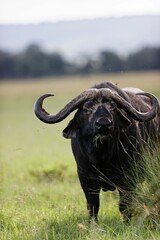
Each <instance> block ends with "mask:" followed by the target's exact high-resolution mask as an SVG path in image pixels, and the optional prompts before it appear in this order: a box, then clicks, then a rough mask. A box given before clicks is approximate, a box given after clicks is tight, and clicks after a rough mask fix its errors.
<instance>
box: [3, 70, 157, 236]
mask: <svg viewBox="0 0 160 240" xmlns="http://www.w3.org/2000/svg"><path fill="white" fill-rule="evenodd" d="M104 80H109V81H113V82H115V83H118V84H119V86H120V87H124V86H125V87H126V86H134V87H140V88H142V89H144V90H145V91H149V92H152V93H153V94H155V95H156V96H157V97H159V98H160V72H148V73H130V74H127V73H122V74H110V75H99V76H90V77H66V78H53V79H52V78H49V79H36V80H35V81H28V82H25V81H23V82H22V81H14V82H11V81H7V82H1V83H0V112H1V117H0V132H1V138H0V239H6V240H8V239H15V240H18V239H19V240H31V239H34V240H35V239H37V240H38V239H46V240H47V239H50V240H51V239H55V240H77V239H81V240H82V239H86V240H99V239H107V240H110V239H118V240H120V239H123V240H124V239H125V240H131V239H133V240H134V239H138V240H140V239H145V240H146V239H148V240H151V239H155V240H157V239H160V235H159V229H158V228H151V227H150V226H149V225H148V224H136V223H131V224H130V225H128V226H127V225H124V224H123V223H122V221H121V219H120V215H119V211H118V196H117V192H113V193H112V192H108V193H102V194H101V207H100V212H99V223H98V224H96V223H92V224H89V223H88V216H87V211H86V202H85V197H84V195H83V192H82V190H81V187H80V184H79V181H78V177H77V174H76V164H75V161H74V158H73V156H72V153H71V149H70V141H68V140H66V139H64V138H63V137H62V130H63V129H64V127H65V126H66V124H67V123H68V121H69V119H70V118H71V116H70V117H68V118H67V119H65V120H64V121H63V122H61V123H58V124H56V125H47V124H44V123H42V122H40V121H39V120H38V119H37V118H36V117H35V115H34V112H33V106H34V102H35V100H36V99H37V98H38V97H39V96H40V95H41V94H43V93H50V92H51V93H52V92H53V93H54V94H55V97H54V98H52V99H51V98H50V99H47V100H46V102H45V107H46V108H47V109H48V111H49V112H52V113H54V112H56V111H58V110H59V109H60V108H61V107H63V106H64V104H66V103H67V102H68V101H69V100H71V99H72V97H74V96H76V95H78V94H79V93H80V92H81V91H83V90H84V89H86V88H88V87H89V86H91V85H93V84H94V83H96V82H100V81H104Z"/></svg>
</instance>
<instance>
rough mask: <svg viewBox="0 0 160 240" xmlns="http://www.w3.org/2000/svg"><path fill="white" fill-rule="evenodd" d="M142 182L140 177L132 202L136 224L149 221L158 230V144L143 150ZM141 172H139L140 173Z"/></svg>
mask: <svg viewBox="0 0 160 240" xmlns="http://www.w3.org/2000/svg"><path fill="white" fill-rule="evenodd" d="M142 167H143V171H144V172H143V173H142V175H143V181H142V180H140V179H142V178H141V176H137V177H138V178H139V184H138V185H137V188H136V195H135V199H134V202H133V209H134V218H135V220H136V222H138V223H143V222H144V221H147V220H148V221H150V222H152V223H154V224H155V225H157V227H159V230H160V144H157V146H156V147H154V150H153V149H150V148H147V149H145V151H144V153H143V156H142ZM140 172H141V171H140Z"/></svg>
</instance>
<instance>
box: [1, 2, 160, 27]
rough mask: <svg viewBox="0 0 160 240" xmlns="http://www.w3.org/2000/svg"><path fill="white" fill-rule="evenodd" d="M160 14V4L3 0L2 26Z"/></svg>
mask: <svg viewBox="0 0 160 240" xmlns="http://www.w3.org/2000/svg"><path fill="white" fill-rule="evenodd" d="M142 14H160V0H0V23H1V24H2V23H40V22H46V21H59V20H74V19H84V18H95V17H110V16H124V15H127V16H128V15H142Z"/></svg>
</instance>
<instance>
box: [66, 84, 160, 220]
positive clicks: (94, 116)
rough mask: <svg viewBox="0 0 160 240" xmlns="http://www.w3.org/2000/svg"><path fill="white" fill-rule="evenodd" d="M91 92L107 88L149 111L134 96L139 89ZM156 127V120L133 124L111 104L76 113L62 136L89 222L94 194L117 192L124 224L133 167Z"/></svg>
mask: <svg viewBox="0 0 160 240" xmlns="http://www.w3.org/2000/svg"><path fill="white" fill-rule="evenodd" d="M93 88H98V89H99V88H109V89H111V90H112V91H115V92H117V93H118V94H119V95H120V96H121V97H123V98H124V99H125V100H127V101H128V102H130V103H131V104H132V105H133V106H134V107H135V108H136V109H137V110H139V111H141V112H146V111H148V109H149V108H150V102H149V100H148V98H147V97H144V96H140V95H136V94H135V92H139V91H140V90H139V89H134V90H133V89H125V90H124V91H123V90H122V89H120V88H118V87H117V86H116V85H115V86H114V85H112V84H110V83H102V84H98V85H95V86H94V87H93ZM159 123H160V118H159V117H158V116H157V117H155V118H154V119H153V120H150V121H148V122H141V123H139V122H138V121H135V120H133V119H132V118H131V117H130V116H128V115H127V114H126V112H125V111H124V110H122V109H120V108H118V107H117V105H116V104H115V103H114V102H112V101H107V100H104V99H93V100H92V101H91V100H90V101H88V102H86V103H85V104H84V105H83V106H81V108H80V109H79V110H78V111H77V112H76V114H75V116H74V118H73V119H72V120H71V121H70V122H69V124H68V126H67V127H66V128H65V129H64V131H63V135H64V137H65V138H71V144H72V151H73V154H74V157H75V159H76V162H77V169H78V176H79V180H80V183H81V186H82V188H83V191H84V194H85V196H86V200H87V208H88V211H89V216H90V217H94V218H95V219H97V215H98V210H99V193H100V190H101V189H102V190H104V191H108V190H111V191H113V190H115V189H118V191H119V195H120V201H119V209H120V212H121V213H122V214H123V216H124V220H128V219H130V217H131V211H130V203H131V200H132V197H133V195H132V192H133V189H134V188H135V186H136V181H135V179H134V176H133V165H134V164H135V163H136V162H139V161H140V153H141V150H142V148H143V147H144V145H145V144H146V143H148V139H150V140H156V138H157V139H158V138H159V139H160V124H159ZM131 179H132V180H131Z"/></svg>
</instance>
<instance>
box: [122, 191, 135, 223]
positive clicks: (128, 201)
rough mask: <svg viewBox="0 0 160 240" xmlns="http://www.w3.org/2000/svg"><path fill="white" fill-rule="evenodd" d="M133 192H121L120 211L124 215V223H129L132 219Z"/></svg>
mask: <svg viewBox="0 0 160 240" xmlns="http://www.w3.org/2000/svg"><path fill="white" fill-rule="evenodd" d="M131 205H132V192H131V191H123V190H122V191H119V210H120V212H121V214H122V217H123V221H124V222H129V221H130V219H131V217H132V207H131Z"/></svg>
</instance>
